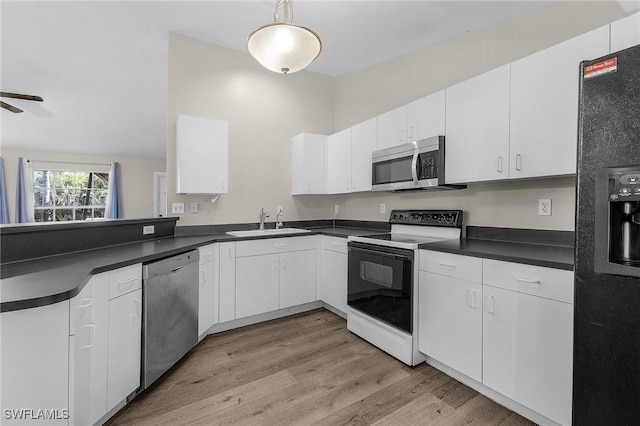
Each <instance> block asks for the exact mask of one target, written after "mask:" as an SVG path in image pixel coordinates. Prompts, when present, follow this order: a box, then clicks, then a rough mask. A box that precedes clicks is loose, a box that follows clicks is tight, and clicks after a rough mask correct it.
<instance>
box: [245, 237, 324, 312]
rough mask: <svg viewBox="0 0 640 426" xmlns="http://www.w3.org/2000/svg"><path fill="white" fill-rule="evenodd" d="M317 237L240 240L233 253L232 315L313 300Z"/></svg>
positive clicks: (274, 309) (266, 310)
mask: <svg viewBox="0 0 640 426" xmlns="http://www.w3.org/2000/svg"><path fill="white" fill-rule="evenodd" d="M316 263H317V239H316V238H315V236H310V237H288V238H274V239H265V240H253V241H240V242H238V243H236V254H235V301H236V303H235V318H236V319H238V318H245V317H248V316H252V315H258V314H262V313H266V312H271V311H276V310H278V309H283V308H288V307H291V306H295V305H300V304H303V303H307V302H313V301H315V300H316Z"/></svg>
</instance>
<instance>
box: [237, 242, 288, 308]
mask: <svg viewBox="0 0 640 426" xmlns="http://www.w3.org/2000/svg"><path fill="white" fill-rule="evenodd" d="M238 244H240V243H238ZM279 278H280V272H279V259H278V255H277V254H265V255H262V256H249V257H239V258H237V259H236V309H235V311H236V318H244V317H249V316H251V315H257V314H262V313H265V312H271V311H276V310H278V286H279Z"/></svg>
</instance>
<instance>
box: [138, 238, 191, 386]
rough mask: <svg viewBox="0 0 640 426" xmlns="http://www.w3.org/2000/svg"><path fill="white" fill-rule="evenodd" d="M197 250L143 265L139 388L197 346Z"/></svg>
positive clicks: (147, 384) (149, 383)
mask: <svg viewBox="0 0 640 426" xmlns="http://www.w3.org/2000/svg"><path fill="white" fill-rule="evenodd" d="M199 259H200V255H199V252H198V250H192V251H189V252H186V253H182V254H179V255H176V256H172V257H169V258H167V259H163V260H159V261H157V262H153V263H148V264H146V265H143V276H142V278H143V282H142V297H143V299H144V303H143V317H142V321H143V323H142V348H143V352H142V369H141V371H142V388H143V389H146V388H148V387H149V386H150V385H151V384H152V383H153V382H154V381H156V379H158V377H160V376H162V374H163V373H164V372H165V371H167V370H168V369H169V368H171V366H172V365H173V364H175V363H176V362H177V361H178V360H180V358H182V357H183V356H184V355H185V354H186V353H187V352H188V351H189V350H190V349H191V348H193V347H194V346H195V345H196V344H197V343H198V261H199Z"/></svg>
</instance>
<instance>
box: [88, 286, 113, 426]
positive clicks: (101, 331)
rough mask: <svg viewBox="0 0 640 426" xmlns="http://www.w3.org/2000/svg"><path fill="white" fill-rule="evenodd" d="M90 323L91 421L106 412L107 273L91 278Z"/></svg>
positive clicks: (107, 344)
mask: <svg viewBox="0 0 640 426" xmlns="http://www.w3.org/2000/svg"><path fill="white" fill-rule="evenodd" d="M91 284H92V289H91V294H92V299H93V302H92V306H91V315H92V323H93V324H95V330H94V332H95V344H94V345H93V347H92V348H91V404H90V406H91V410H90V411H91V423H90V424H95V423H97V422H98V420H100V419H101V418H102V417H103V416H104V415H105V414H107V367H108V356H109V280H108V276H107V274H98V275H96V276H94V277H93V278H92V279H91Z"/></svg>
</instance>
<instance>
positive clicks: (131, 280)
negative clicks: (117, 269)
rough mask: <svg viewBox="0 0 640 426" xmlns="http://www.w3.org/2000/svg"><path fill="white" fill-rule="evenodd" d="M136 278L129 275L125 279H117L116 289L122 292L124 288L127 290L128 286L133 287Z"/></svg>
mask: <svg viewBox="0 0 640 426" xmlns="http://www.w3.org/2000/svg"><path fill="white" fill-rule="evenodd" d="M136 279H137V278H136V277H131V278H129V279H128V280H125V281H118V290H120V291H121V292H122V291H124V290H128V289H129V288H131V287H133V283H134V282H135V281H136Z"/></svg>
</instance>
